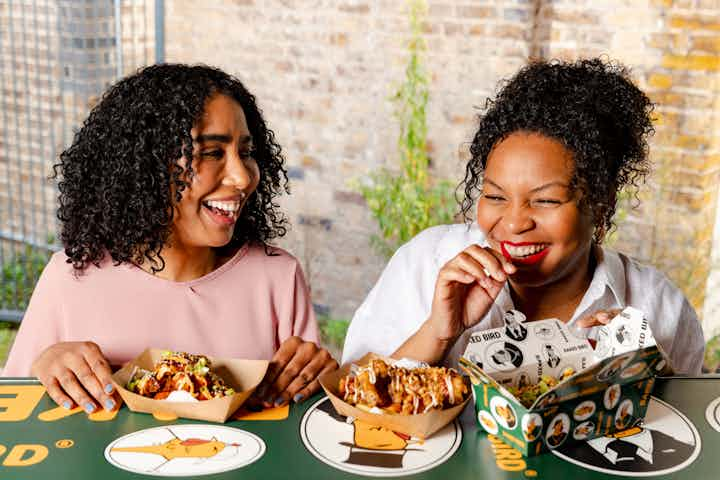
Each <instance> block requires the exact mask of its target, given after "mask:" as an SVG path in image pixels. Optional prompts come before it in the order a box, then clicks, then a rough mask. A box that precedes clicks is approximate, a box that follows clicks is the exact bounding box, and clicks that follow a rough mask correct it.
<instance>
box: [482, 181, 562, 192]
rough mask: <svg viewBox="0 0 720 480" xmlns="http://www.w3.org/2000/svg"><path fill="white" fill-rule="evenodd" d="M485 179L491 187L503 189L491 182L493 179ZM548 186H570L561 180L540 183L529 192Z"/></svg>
mask: <svg viewBox="0 0 720 480" xmlns="http://www.w3.org/2000/svg"><path fill="white" fill-rule="evenodd" d="M485 181H486V182H487V183H489V184H490V185H492V186H493V187H495V188H497V189H498V190H502V191H505V189H504V188H502V187H501V186H500V185H498V184H497V183H495V182H493V181H492V180H490V179H489V178H486V179H485ZM550 187H563V188H570V185H568V184H566V183H563V182H560V181H555V182H549V183H546V184H543V185H540V186H539V187H535V188H533V189H531V190H530V192H531V193H535V192H539V191H540V190H545V189H546V188H550Z"/></svg>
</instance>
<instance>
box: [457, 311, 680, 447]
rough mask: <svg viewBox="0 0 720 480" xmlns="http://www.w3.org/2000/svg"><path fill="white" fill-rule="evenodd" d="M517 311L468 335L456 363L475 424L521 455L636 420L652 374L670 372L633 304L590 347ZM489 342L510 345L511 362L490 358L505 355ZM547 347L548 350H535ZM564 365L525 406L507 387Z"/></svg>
mask: <svg viewBox="0 0 720 480" xmlns="http://www.w3.org/2000/svg"><path fill="white" fill-rule="evenodd" d="M518 318H520V319H522V318H523V317H522V314H521V313H519V312H515V311H511V312H508V314H506V316H505V323H506V325H505V327H502V328H498V329H493V330H487V331H484V332H477V333H474V334H473V337H479V339H477V338H476V339H475V340H474V341H473V339H472V338H473V337H471V342H470V343H469V344H468V347H467V349H466V351H465V353H464V355H463V358H461V359H460V364H461V367H462V369H463V370H465V371H466V372H467V373H468V374H469V375H470V379H471V381H472V388H473V397H474V401H475V412H476V416H477V420H478V423H479V425H480V426H481V427H482V428H483V429H485V430H486V431H487V432H489V433H491V434H493V435H496V436H498V437H499V438H501V439H503V440H504V441H505V442H506V443H508V444H509V445H511V446H513V447H514V448H516V449H517V450H519V451H520V452H521V453H523V455H526V456H534V455H538V454H540V453H543V452H545V451H547V450H552V449H555V448H557V447H559V446H561V445H565V444H567V443H569V442H577V441H585V440H590V439H592V438H595V437H598V436H604V435H607V434H609V433H613V432H615V431H619V430H625V429H627V428H630V427H633V426H635V425H637V424H638V423H639V422H640V421H642V419H643V418H644V416H645V411H646V410H647V405H648V401H649V397H650V394H651V392H652V389H653V386H654V382H655V376H656V375H658V374H660V373H667V372H669V371H671V369H670V366H669V362H668V360H667V358H666V357H665V355H664V354H663V353H662V351H661V350H660V348H659V346H658V345H657V344H656V342H655V339H654V337H653V335H652V331H651V330H650V327H649V325H648V322H647V319H646V318H645V317H644V316H643V314H642V312H640V311H639V310H636V309H634V308H631V307H628V308H626V309H625V310H623V312H622V313H621V314H619V315H617V316H616V317H615V318H613V319H612V321H611V322H610V323H609V324H608V325H605V326H603V327H599V328H597V345H596V348H595V349H594V350H593V348H592V347H591V346H590V343H589V342H588V340H587V339H577V338H574V337H573V336H572V334H571V333H570V332H569V330H568V329H567V327H566V325H565V324H564V323H563V322H560V321H558V320H556V319H550V320H540V321H535V322H531V323H527V324H523V323H522V322H519V321H518ZM514 322H518V323H520V327H522V328H518V326H517V325H515V323H514ZM497 342H501V343H500V344H501V345H502V349H504V350H505V351H508V350H510V351H512V352H515V353H514V354H513V355H512V358H515V359H516V360H515V363H517V365H515V364H512V367H513V368H510V366H508V365H507V362H500V365H499V364H498V362H497V361H496V360H497V359H498V358H503V359H505V358H507V356H506V355H505V354H502V355H501V357H498V356H497V355H496V352H497V351H498V349H499V348H500V347H499V346H498V345H497ZM550 350H552V352H554V354H555V355H550V354H547V355H543V353H544V352H545V351H550ZM517 352H519V355H518V353H517ZM520 356H522V360H518V359H517V358H519V357H520ZM568 367H571V368H573V369H574V371H575V373H574V374H573V375H572V376H570V377H569V378H567V379H566V380H564V381H561V382H560V383H559V384H557V385H556V386H555V387H554V388H551V389H549V390H548V391H547V392H545V393H543V394H542V395H540V396H539V397H538V398H537V399H536V400H535V401H534V402H533V403H532V405H530V406H529V407H526V406H524V405H523V404H522V403H520V401H519V399H518V398H516V397H515V396H514V395H513V394H512V393H511V392H510V391H509V389H513V388H512V387H515V388H517V387H520V386H522V385H534V384H535V383H536V379H539V378H540V377H542V375H546V374H550V375H553V376H555V377H557V378H559V377H560V375H558V374H557V373H558V372H560V373H562V371H563V370H564V369H565V368H568ZM524 382H530V383H524ZM514 391H515V390H514Z"/></svg>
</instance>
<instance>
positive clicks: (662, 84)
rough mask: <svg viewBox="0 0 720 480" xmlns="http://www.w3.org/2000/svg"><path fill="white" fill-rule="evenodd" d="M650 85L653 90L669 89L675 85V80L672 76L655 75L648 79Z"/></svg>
mask: <svg viewBox="0 0 720 480" xmlns="http://www.w3.org/2000/svg"><path fill="white" fill-rule="evenodd" d="M648 85H650V86H651V87H653V88H661V89H668V88H670V87H672V85H673V79H672V77H671V76H670V75H664V74H660V73H653V74H651V75H650V77H649V78H648Z"/></svg>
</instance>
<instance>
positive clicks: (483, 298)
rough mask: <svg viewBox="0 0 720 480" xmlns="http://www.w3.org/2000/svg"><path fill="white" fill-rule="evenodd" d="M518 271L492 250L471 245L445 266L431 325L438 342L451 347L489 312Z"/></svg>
mask: <svg viewBox="0 0 720 480" xmlns="http://www.w3.org/2000/svg"><path fill="white" fill-rule="evenodd" d="M516 270H517V269H516V267H515V266H514V265H513V264H512V263H511V262H509V261H508V260H507V259H505V257H503V255H502V254H501V253H499V252H496V251H495V250H492V249H491V248H489V247H481V246H479V245H471V246H469V247H467V248H466V249H465V250H463V251H462V252H460V253H459V254H458V255H457V256H455V257H454V258H453V259H452V260H450V261H449V262H448V263H446V264H445V265H444V266H443V267H442V268H441V269H440V273H439V274H438V279H437V282H436V283H435V294H434V296H433V302H432V310H431V313H430V318H429V319H428V324H429V326H430V328H431V330H432V332H433V334H434V335H435V337H436V339H437V340H438V341H440V342H442V343H445V344H448V345H452V344H454V343H455V340H457V338H458V337H459V336H460V335H461V334H462V333H463V332H464V331H465V330H466V329H468V328H470V327H472V326H474V325H476V324H477V323H478V322H479V321H480V320H481V319H482V318H483V317H484V316H485V314H486V313H487V312H488V311H489V310H490V307H491V306H492V304H493V303H494V302H495V299H496V298H497V296H498V294H499V293H500V290H502V288H503V285H504V284H505V282H506V281H507V278H508V275H511V274H513V273H515V271H516Z"/></svg>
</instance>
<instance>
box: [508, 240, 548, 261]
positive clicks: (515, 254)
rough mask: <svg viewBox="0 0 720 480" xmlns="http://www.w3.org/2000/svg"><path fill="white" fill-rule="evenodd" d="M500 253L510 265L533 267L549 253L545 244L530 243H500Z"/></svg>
mask: <svg viewBox="0 0 720 480" xmlns="http://www.w3.org/2000/svg"><path fill="white" fill-rule="evenodd" d="M500 251H501V252H502V254H503V256H504V257H505V258H506V259H507V260H509V261H511V262H512V263H516V264H517V263H519V264H522V265H533V264H535V263H538V262H540V260H542V259H543V258H545V256H546V255H547V254H548V252H549V251H550V245H549V244H547V243H532V242H521V243H512V242H500Z"/></svg>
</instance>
